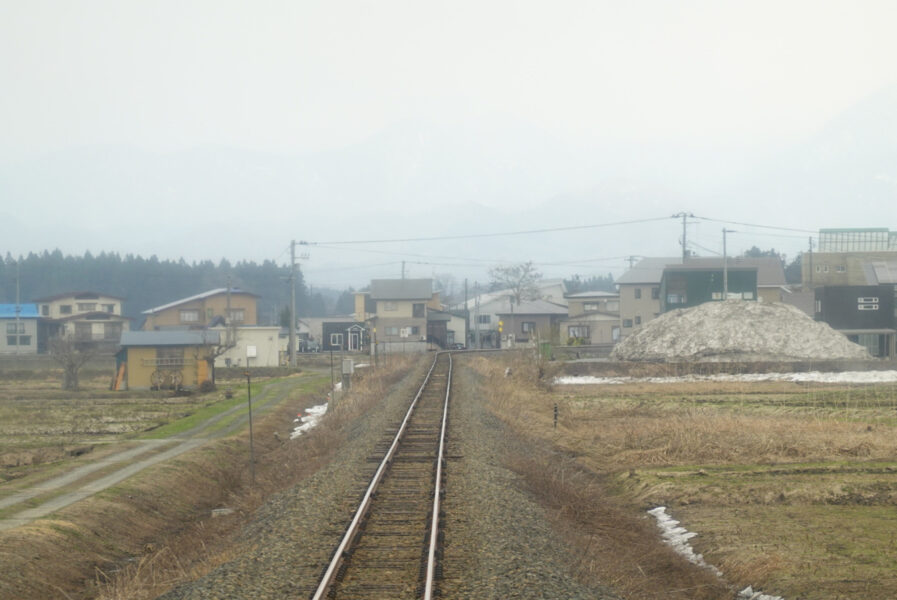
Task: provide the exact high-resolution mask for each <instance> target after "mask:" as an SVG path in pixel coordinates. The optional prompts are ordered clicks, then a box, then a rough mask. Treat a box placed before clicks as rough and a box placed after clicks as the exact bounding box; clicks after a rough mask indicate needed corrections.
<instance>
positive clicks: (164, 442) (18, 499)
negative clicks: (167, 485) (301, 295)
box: [0, 378, 298, 531]
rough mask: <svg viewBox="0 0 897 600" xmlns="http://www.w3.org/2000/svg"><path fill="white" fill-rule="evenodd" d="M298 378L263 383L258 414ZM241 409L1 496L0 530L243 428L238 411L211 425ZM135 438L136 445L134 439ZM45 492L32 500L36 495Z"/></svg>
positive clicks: (128, 444)
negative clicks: (221, 424)
mask: <svg viewBox="0 0 897 600" xmlns="http://www.w3.org/2000/svg"><path fill="white" fill-rule="evenodd" d="M297 382H298V380H297V379H293V378H287V379H284V380H283V381H277V382H274V383H271V384H269V385H267V386H266V387H265V388H264V390H262V392H261V393H260V394H258V395H257V396H256V397H254V398H253V401H252V411H253V414H254V415H260V414H263V413H265V412H267V411H268V410H270V409H271V408H273V407H274V406H276V405H277V404H278V403H280V401H281V400H283V399H284V398H285V397H286V395H287V394H288V393H289V392H290V391H291V390H292V389H293V387H294V386H295V384H296V383H297ZM244 409H245V406H244V405H242V404H240V405H237V406H234V407H232V408H230V409H228V410H226V411H224V412H221V413H219V414H217V415H215V416H214V417H211V418H210V419H208V420H206V421H203V422H202V423H200V424H199V425H197V426H196V427H194V428H192V429H190V430H188V431H185V432H182V433H179V434H177V435H175V436H172V437H170V438H165V439H158V440H139V441H136V442H135V441H133V440H129V441H122V442H121V444H120V446H121V448H120V449H118V450H116V451H113V452H112V453H110V454H107V455H106V456H103V457H102V458H99V459H97V460H95V461H92V462H90V463H88V464H85V465H82V466H80V467H77V468H74V469H72V470H70V471H68V472H67V473H65V474H63V475H60V476H58V477H54V478H52V479H48V480H46V481H41V482H39V483H36V484H34V485H33V486H30V487H28V488H25V489H23V490H19V491H17V492H15V493H13V494H11V495H9V496H7V497H5V498H0V510H5V509H9V508H12V511H7V512H11V513H12V514H10V516H8V517H6V518H4V519H0V531H4V530H7V529H12V528H14V527H19V526H21V525H25V524H27V523H30V522H31V521H34V520H35V519H39V518H41V517H45V516H47V515H49V514H51V513H53V512H55V511H57V510H59V509H61V508H64V507H66V506H69V505H70V504H73V503H75V502H78V501H79V500H83V499H84V498H88V497H90V496H92V495H93V494H96V493H97V492H101V491H103V490H105V489H106V488H109V487H111V486H113V485H115V484H117V483H119V482H121V481H123V480H125V479H127V478H128V477H131V476H132V475H134V474H136V473H139V472H140V471H142V470H143V469H145V468H147V467H150V466H152V465H155V464H158V463H160V462H163V461H166V460H169V459H171V458H174V457H176V456H178V455H180V454H183V453H184V452H187V451H189V450H193V449H194V448H197V447H198V446H201V445H202V444H204V443H205V442H206V441H207V440H210V439H215V438H219V437H223V436H226V435H229V434H231V433H234V432H235V431H237V430H239V429H241V428H243V427H244V426H246V424H247V423H248V415H245V414H244V415H239V416H237V417H235V418H234V420H233V422H232V423H230V424H228V425H227V426H226V427H222V428H220V429H215V430H214V431H212V430H213V429H214V427H215V425H217V424H218V423H219V422H221V421H222V420H223V419H226V418H228V417H231V416H232V415H233V414H234V413H237V412H240V411H242V410H244ZM134 444H136V446H135V445H134ZM40 497H46V498H45V499H44V500H42V501H38V503H37V504H36V505H35V504H34V502H30V501H32V500H34V499H35V498H40Z"/></svg>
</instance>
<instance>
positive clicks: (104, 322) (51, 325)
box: [35, 292, 130, 344]
mask: <svg viewBox="0 0 897 600" xmlns="http://www.w3.org/2000/svg"><path fill="white" fill-rule="evenodd" d="M122 300H123V298H119V297H117V296H111V295H109V294H101V293H97V292H68V293H65V294H57V295H55V296H47V297H44V298H38V299H36V300H35V303H36V304H37V305H38V308H39V311H40V316H41V318H42V319H44V320H45V322H47V324H48V325H47V332H48V335H49V337H54V336H66V337H71V338H73V339H75V340H76V341H79V342H108V343H110V344H114V343H117V342H118V340H119V338H121V334H122V332H124V331H128V330H129V329H130V319H128V318H127V317H125V316H123V315H122Z"/></svg>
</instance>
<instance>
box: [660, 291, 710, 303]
mask: <svg viewBox="0 0 897 600" xmlns="http://www.w3.org/2000/svg"><path fill="white" fill-rule="evenodd" d="M715 293H719V292H715ZM722 297H723V296H722V294H720V296H719V299H722ZM716 299H717V298H714V300H716ZM667 304H685V294H667Z"/></svg>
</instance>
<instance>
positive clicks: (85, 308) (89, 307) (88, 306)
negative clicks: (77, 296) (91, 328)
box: [78, 302, 97, 312]
mask: <svg viewBox="0 0 897 600" xmlns="http://www.w3.org/2000/svg"><path fill="white" fill-rule="evenodd" d="M96 309H97V303H96V302H78V312H91V311H94V310H96Z"/></svg>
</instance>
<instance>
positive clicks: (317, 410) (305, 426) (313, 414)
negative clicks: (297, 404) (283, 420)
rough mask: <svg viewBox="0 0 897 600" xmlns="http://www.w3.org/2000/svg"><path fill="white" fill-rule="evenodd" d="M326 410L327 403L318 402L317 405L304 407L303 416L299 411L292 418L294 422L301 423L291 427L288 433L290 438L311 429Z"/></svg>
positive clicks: (292, 438) (294, 437)
mask: <svg viewBox="0 0 897 600" xmlns="http://www.w3.org/2000/svg"><path fill="white" fill-rule="evenodd" d="M326 412H327V403H326V402H325V403H324V404H318V405H317V406H312V407H311V408H306V409H305V416H302V413H299V416H298V417H296V418H295V419H293V422H294V423H301V424H300V425H297V426H296V427H294V428H293V432H292V433H291V434H290V439H291V440H294V439H296V438H297V437H299V436H300V435H302V434H303V433H305V432H306V431H308V430H310V429H312V428H313V427H315V426H317V424H318V422H319V421H320V420H321V417H323V416H324V414H325V413H326Z"/></svg>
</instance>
